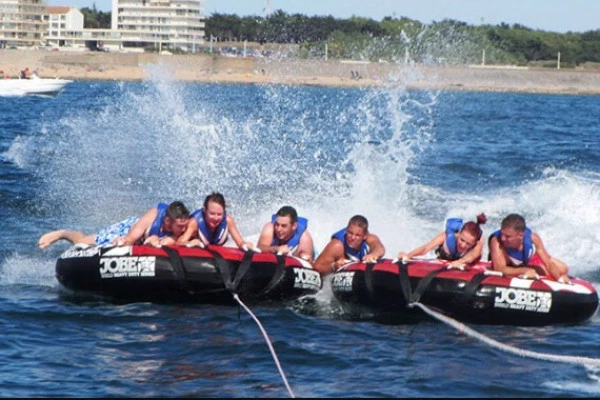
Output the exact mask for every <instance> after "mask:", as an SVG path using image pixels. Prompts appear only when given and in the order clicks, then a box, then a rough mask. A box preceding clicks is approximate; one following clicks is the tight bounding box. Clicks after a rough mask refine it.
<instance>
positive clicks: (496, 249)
mask: <svg viewBox="0 0 600 400" xmlns="http://www.w3.org/2000/svg"><path fill="white" fill-rule="evenodd" d="M490 254H491V256H492V269H493V270H494V271H498V272H502V273H503V274H504V275H506V276H517V275H523V276H524V277H525V278H535V277H536V276H537V272H536V271H535V270H534V269H533V268H527V267H511V266H509V265H508V264H507V262H506V258H507V256H506V254H505V252H504V249H503V248H502V246H501V245H500V241H499V240H498V238H496V237H492V240H491V241H490Z"/></svg>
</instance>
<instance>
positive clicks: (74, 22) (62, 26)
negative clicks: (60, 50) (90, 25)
mask: <svg viewBox="0 0 600 400" xmlns="http://www.w3.org/2000/svg"><path fill="white" fill-rule="evenodd" d="M45 20H46V21H48V32H47V34H46V43H47V44H49V45H51V46H64V45H65V40H64V39H61V38H63V37H64V35H66V34H67V33H68V32H71V31H82V30H83V14H82V13H81V11H79V10H78V9H77V8H75V7H63V6H48V13H47V14H46V16H45Z"/></svg>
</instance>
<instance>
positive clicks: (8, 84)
mask: <svg viewBox="0 0 600 400" xmlns="http://www.w3.org/2000/svg"><path fill="white" fill-rule="evenodd" d="M71 82H73V81H71V80H68V79H58V78H54V79H48V78H40V77H38V76H37V75H32V76H31V78H28V79H0V96H44V97H54V96H56V95H58V94H59V93H60V92H62V91H63V90H64V88H65V86H67V85H68V84H69V83H71Z"/></svg>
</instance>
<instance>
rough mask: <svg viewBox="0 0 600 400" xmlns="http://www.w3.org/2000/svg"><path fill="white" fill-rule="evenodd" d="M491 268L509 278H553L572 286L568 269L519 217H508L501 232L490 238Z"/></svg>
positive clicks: (516, 215)
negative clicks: (548, 276) (542, 276)
mask: <svg viewBox="0 0 600 400" xmlns="http://www.w3.org/2000/svg"><path fill="white" fill-rule="evenodd" d="M488 245H489V248H490V259H491V261H492V268H493V269H494V270H495V271H498V272H502V273H503V274H504V275H507V276H519V277H521V278H527V279H537V278H538V277H539V275H540V274H541V275H550V276H552V277H554V279H556V280H557V281H559V282H563V283H569V282H570V279H569V277H568V276H567V273H568V271H569V267H568V266H567V264H565V263H564V262H563V261H561V260H559V259H557V258H554V257H552V256H551V255H550V254H548V251H547V250H546V248H545V246H544V243H543V242H542V239H541V238H540V236H539V235H538V234H537V233H535V232H533V231H532V230H531V229H529V228H528V227H527V226H526V225H525V218H523V217H522V216H521V215H519V214H508V215H507V216H506V217H504V219H503V220H502V222H501V224H500V229H499V230H497V231H495V232H494V233H492V234H491V235H490V237H489V239H488Z"/></svg>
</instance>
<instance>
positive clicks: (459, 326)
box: [408, 302, 600, 366]
mask: <svg viewBox="0 0 600 400" xmlns="http://www.w3.org/2000/svg"><path fill="white" fill-rule="evenodd" d="M413 306H417V307H419V308H420V309H421V310H423V311H424V312H425V313H427V314H429V315H431V316H432V317H434V318H436V319H438V320H440V321H442V322H444V323H446V324H448V325H450V326H452V327H454V328H455V329H456V330H457V331H458V332H460V333H465V334H466V335H468V336H471V337H474V338H475V339H478V340H480V341H482V342H484V343H487V344H489V345H490V346H492V347H495V348H497V349H500V350H503V351H506V352H508V353H512V354H516V355H519V356H522V357H531V358H537V359H539V360H547V361H555V362H563V363H571V364H583V365H589V366H600V359H598V358H589V357H575V356H559V355H555V354H547V353H537V352H535V351H530V350H522V349H519V348H517V347H513V346H509V345H506V344H504V343H500V342H498V341H496V340H494V339H492V338H489V337H487V336H485V335H483V334H481V333H479V332H477V331H475V330H473V329H471V328H469V327H468V326H466V325H465V324H463V323H462V322H459V321H457V320H455V319H453V318H450V317H448V316H447V315H443V314H440V313H438V312H436V311H433V310H432V309H430V308H429V307H427V306H426V305H424V304H421V303H419V302H415V303H411V304H409V305H408V307H413Z"/></svg>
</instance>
